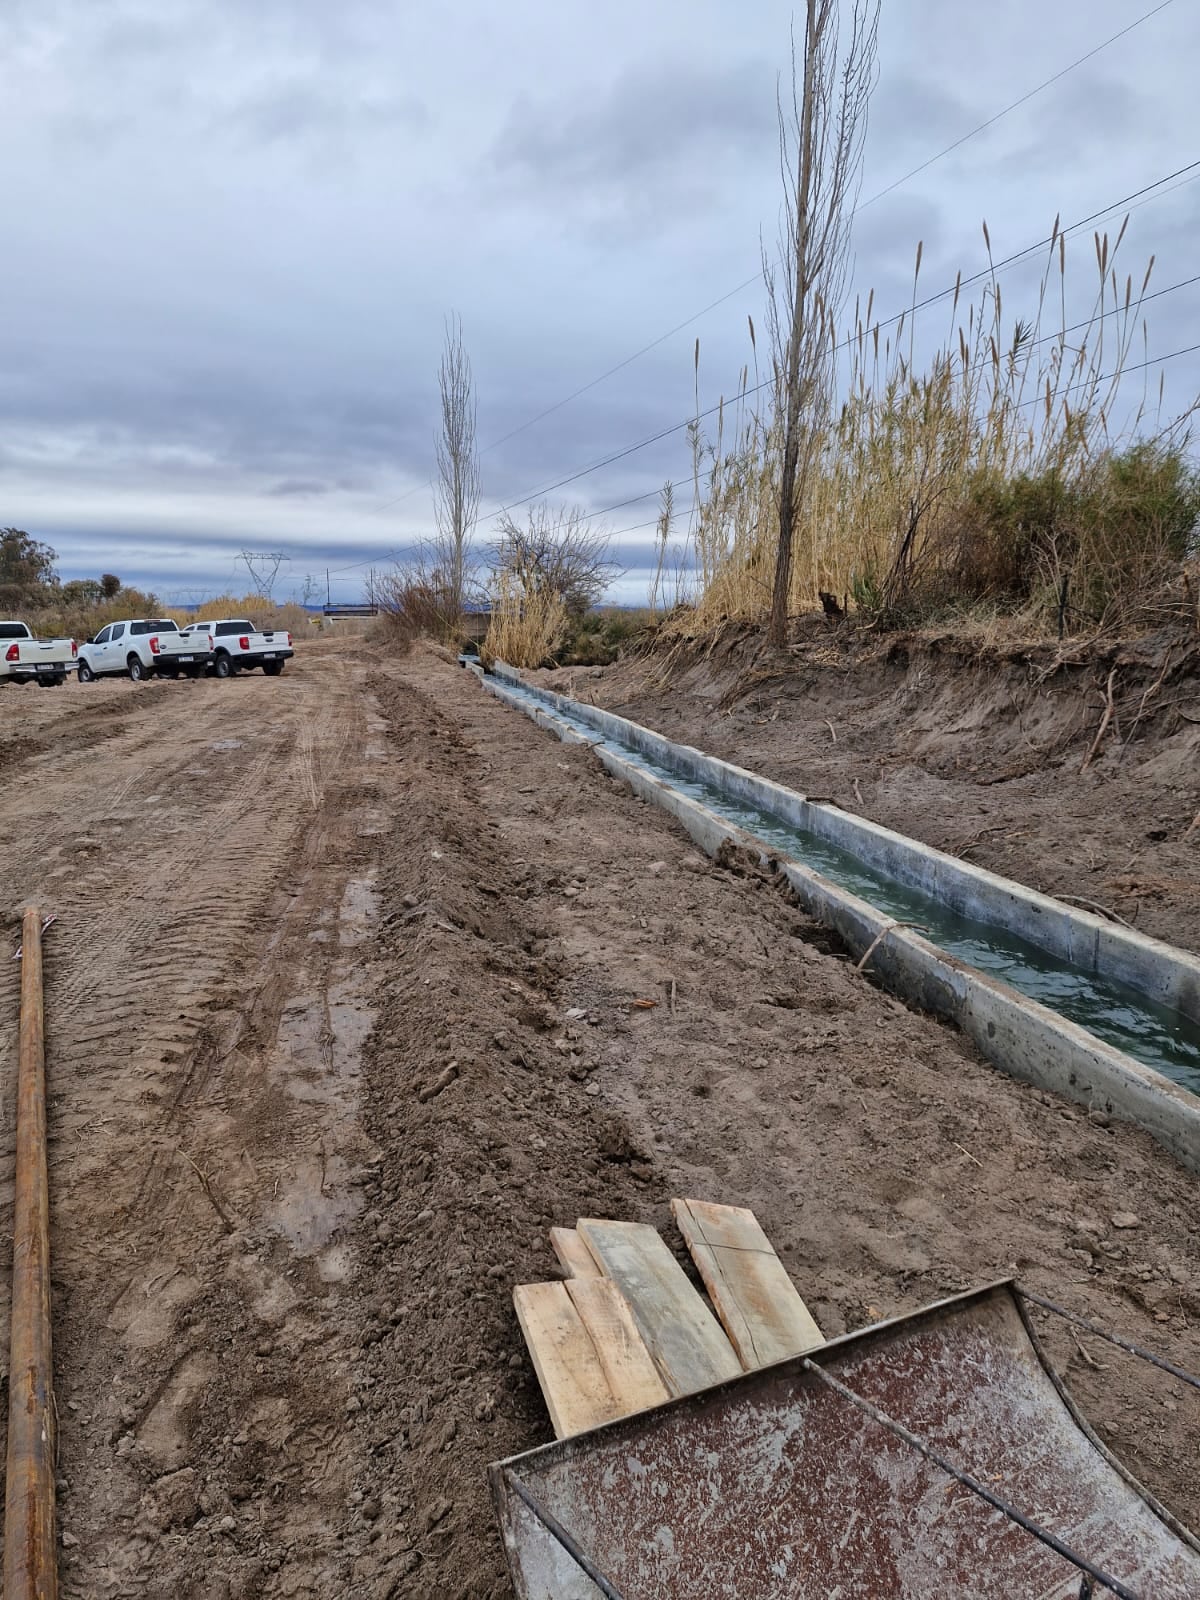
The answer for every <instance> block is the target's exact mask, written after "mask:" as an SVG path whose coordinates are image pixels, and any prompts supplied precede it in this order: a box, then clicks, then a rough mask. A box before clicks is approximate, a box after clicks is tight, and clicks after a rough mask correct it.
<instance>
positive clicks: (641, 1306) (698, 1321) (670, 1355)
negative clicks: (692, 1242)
mask: <svg viewBox="0 0 1200 1600" xmlns="http://www.w3.org/2000/svg"><path fill="white" fill-rule="evenodd" d="M578 1226H579V1233H580V1237H581V1238H582V1239H583V1242H584V1243H585V1244H586V1245H587V1247H588V1249H589V1250H590V1251H591V1253H592V1255H593V1257H594V1258H595V1261H596V1264H597V1266H599V1267H600V1269H601V1271H602V1272H604V1273H605V1274H606V1275H607V1276H608V1277H610V1278H612V1279H613V1281H614V1282H615V1283H616V1284H617V1285H618V1286H619V1287H620V1289H621V1292H622V1293H623V1294H624V1296H625V1299H626V1300H627V1301H628V1302H629V1308H630V1310H631V1311H632V1312H633V1318H634V1321H635V1322H636V1324H637V1327H638V1332H639V1333H640V1334H641V1336H642V1338H643V1340H644V1341H645V1344H646V1348H647V1349H648V1350H649V1352H650V1354H651V1356H652V1357H653V1359H654V1365H655V1366H656V1367H657V1368H658V1370H659V1372H660V1374H661V1375H662V1379H663V1382H664V1383H665V1384H666V1386H667V1389H668V1391H669V1392H670V1393H671V1394H673V1395H679V1394H691V1393H692V1392H693V1391H694V1390H696V1389H704V1388H706V1387H707V1386H708V1385H709V1384H712V1383H721V1382H723V1381H724V1380H725V1379H726V1378H734V1377H736V1376H737V1375H738V1373H739V1372H740V1371H741V1370H742V1366H741V1362H740V1361H739V1360H738V1358H737V1356H736V1354H735V1353H734V1350H733V1346H732V1345H731V1344H730V1343H729V1340H728V1339H727V1338H726V1337H725V1335H724V1334H723V1333H722V1332H721V1328H720V1325H719V1323H718V1322H717V1319H716V1318H715V1317H714V1316H713V1314H712V1312H711V1311H709V1309H708V1307H707V1306H706V1305H705V1303H704V1301H703V1300H702V1299H701V1298H700V1296H699V1295H698V1294H697V1293H696V1291H695V1289H693V1288H692V1285H691V1284H690V1283H689V1282H688V1277H687V1274H686V1273H685V1272H684V1270H683V1268H682V1267H681V1266H680V1265H679V1263H678V1261H676V1259H675V1257H674V1256H673V1255H672V1254H671V1252H670V1251H669V1250H668V1249H667V1247H666V1245H665V1244H664V1243H663V1241H662V1240H661V1239H660V1238H659V1236H658V1233H657V1231H656V1230H655V1229H654V1228H651V1227H648V1226H647V1225H646V1224H645V1223H640V1222H603V1221H601V1220H600V1219H598V1218H594V1217H581V1218H580V1220H579V1225H578Z"/></svg>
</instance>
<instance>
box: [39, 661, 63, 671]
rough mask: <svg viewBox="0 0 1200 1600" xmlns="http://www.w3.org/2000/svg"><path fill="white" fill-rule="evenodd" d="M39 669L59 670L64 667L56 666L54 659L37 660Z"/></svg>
mask: <svg viewBox="0 0 1200 1600" xmlns="http://www.w3.org/2000/svg"><path fill="white" fill-rule="evenodd" d="M37 670H38V671H39V672H59V671H61V670H62V669H61V668H59V667H56V666H55V665H54V663H53V662H52V661H39V662H37Z"/></svg>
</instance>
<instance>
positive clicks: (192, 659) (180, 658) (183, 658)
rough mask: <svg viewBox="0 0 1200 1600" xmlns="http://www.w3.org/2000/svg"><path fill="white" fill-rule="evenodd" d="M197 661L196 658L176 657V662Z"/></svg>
mask: <svg viewBox="0 0 1200 1600" xmlns="http://www.w3.org/2000/svg"><path fill="white" fill-rule="evenodd" d="M195 659H196V658H195V656H177V657H176V660H178V661H195Z"/></svg>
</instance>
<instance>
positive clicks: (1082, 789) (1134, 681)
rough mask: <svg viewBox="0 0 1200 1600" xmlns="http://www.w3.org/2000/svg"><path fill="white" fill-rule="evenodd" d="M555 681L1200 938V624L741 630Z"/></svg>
mask: <svg viewBox="0 0 1200 1600" xmlns="http://www.w3.org/2000/svg"><path fill="white" fill-rule="evenodd" d="M539 676H540V677H541V678H543V679H544V681H546V682H547V683H552V684H554V685H556V686H557V687H559V688H562V689H563V690H565V691H566V692H567V693H571V692H575V693H577V694H579V695H580V696H581V697H582V698H584V699H592V700H594V701H595V703H596V704H598V705H603V706H606V707H608V708H609V709H611V710H615V711H619V712H621V713H623V714H624V715H626V716H630V717H633V718H634V719H635V720H636V721H639V722H645V723H647V724H648V725H649V726H651V727H653V728H656V729H658V731H659V732H661V733H664V734H666V735H667V736H668V737H669V738H672V739H679V740H682V741H685V742H687V743H690V744H696V745H699V746H700V747H701V748H702V749H704V750H707V751H708V752H709V753H710V754H711V755H716V756H722V757H725V758H726V759H729V760H733V761H737V762H740V763H742V764H743V765H745V766H748V767H752V768H753V769H754V770H755V771H759V772H762V773H764V774H766V775H767V776H769V777H772V778H776V779H778V780H779V781H780V782H782V783H786V784H789V785H791V786H792V787H793V788H796V789H799V790H800V791H801V792H802V793H806V794H810V795H813V796H822V797H828V798H829V799H832V800H833V801H835V802H836V803H837V804H838V805H840V806H842V807H844V808H845V809H846V810H847V811H855V812H859V813H860V814H862V815H863V816H867V817H870V818H871V819H872V820H873V821H875V822H881V823H883V824H885V825H886V826H887V827H890V828H895V829H897V830H899V831H900V832H902V833H906V834H909V835H911V836H912V837H914V838H917V839H920V840H922V841H923V842H924V843H926V844H930V845H935V846H936V847H937V848H938V849H941V850H947V851H950V852H951V853H952V854H955V855H960V856H963V857H965V858H966V859H969V860H971V861H973V862H975V863H977V864H978V865H980V866H984V867H988V868H990V869H991V870H992V871H994V872H999V873H1003V874H1004V875H1005V876H1007V877H1012V878H1016V879H1018V880H1019V881H1020V882H1022V883H1027V884H1030V885H1032V886H1033V887H1034V888H1036V889H1040V890H1043V891H1045V892H1046V893H1048V894H1053V895H1059V896H1062V897H1063V898H1066V899H1069V900H1073V901H1074V902H1075V903H1076V904H1079V905H1083V906H1086V907H1087V908H1088V909H1090V910H1097V909H1100V910H1101V911H1103V912H1108V913H1110V914H1113V915H1115V916H1117V917H1120V918H1122V919H1123V920H1125V921H1127V922H1129V923H1131V924H1132V925H1133V926H1134V927H1136V928H1139V929H1140V930H1141V931H1142V932H1143V933H1148V934H1151V935H1152V936H1154V937H1155V938H1159V939H1166V940H1168V941H1170V942H1172V943H1174V944H1179V945H1182V946H1184V947H1185V948H1187V949H1191V950H1200V822H1198V821H1197V820H1196V819H1197V817H1198V816H1200V642H1197V641H1196V640H1195V638H1192V639H1187V638H1183V639H1181V638H1168V637H1163V638H1155V639H1148V640H1142V641H1139V642H1138V643H1136V644H1130V645H1125V646H1120V645H1114V646H1112V647H1111V648H1109V649H1105V650H1097V649H1091V650H1088V651H1084V650H1082V649H1081V650H1079V651H1078V652H1075V653H1073V652H1072V651H1071V650H1069V649H1064V650H1058V649H1056V648H1054V647H1051V646H1041V647H1036V648H1029V649H1026V650H1022V651H1003V652H1001V651H996V650H981V649H980V648H978V647H977V646H973V645H970V644H969V643H967V642H966V641H963V640H961V639H955V638H949V637H948V638H945V639H941V640H939V639H936V638H929V637H927V636H911V637H909V636H906V637H901V638H894V639H891V640H883V641H881V640H878V639H875V638H874V637H873V636H870V635H868V636H865V637H864V636H863V635H861V634H857V633H855V632H853V631H850V630H837V629H828V628H826V627H824V626H822V625H820V624H819V623H816V624H814V625H812V626H811V627H808V628H806V629H805V630H804V632H803V634H802V637H801V639H800V640H799V641H798V642H797V644H795V645H794V646H793V647H792V648H791V649H790V650H788V651H786V652H773V651H769V650H767V649H766V648H765V647H764V645H763V643H762V641H761V638H759V637H758V636H747V635H746V634H745V633H731V634H729V635H727V636H726V637H725V638H724V639H722V640H720V641H718V642H717V643H716V645H715V646H713V647H711V648H701V647H699V646H689V647H681V648H679V649H677V650H675V651H673V652H666V651H663V652H659V653H657V654H654V655H650V656H646V657H642V658H639V659H635V660H630V661H626V662H624V663H622V664H621V665H619V666H617V667H614V668H605V669H599V668H590V669H588V668H576V669H574V670H569V669H568V670H564V671H562V672H559V673H554V674H550V673H546V674H540V675H539ZM1110 691H1111V696H1110ZM1102 725H1103V732H1101V730H1102ZM1098 734H1100V735H1101V737H1100V739H1099V742H1098V743H1097V735H1098ZM1085 763H1086V768H1085ZM1189 830H1190V831H1189Z"/></svg>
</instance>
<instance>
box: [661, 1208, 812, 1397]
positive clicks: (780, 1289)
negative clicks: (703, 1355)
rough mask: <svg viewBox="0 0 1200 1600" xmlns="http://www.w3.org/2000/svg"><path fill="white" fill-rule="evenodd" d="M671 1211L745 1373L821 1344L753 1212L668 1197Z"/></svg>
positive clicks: (794, 1289) (793, 1285)
mask: <svg viewBox="0 0 1200 1600" xmlns="http://www.w3.org/2000/svg"><path fill="white" fill-rule="evenodd" d="M671 1210H672V1211H673V1212H674V1213H675V1220H676V1221H677V1222H678V1224H679V1229H680V1232H681V1233H682V1234H683V1237H684V1238H685V1239H686V1240H687V1247H688V1249H689V1250H690V1251H691V1252H692V1260H693V1261H694V1262H695V1263H696V1266H697V1267H698V1268H699V1270H700V1276H701V1277H702V1278H703V1279H704V1286H705V1288H706V1289H707V1290H708V1293H709V1297H710V1299H711V1300H712V1303H713V1305H714V1306H716V1308H717V1315H718V1316H719V1317H720V1319H721V1322H722V1324H723V1325H724V1328H725V1332H726V1333H727V1334H728V1335H729V1340H730V1343H731V1344H732V1345H733V1348H734V1349H735V1350H736V1351H737V1353H738V1358H739V1360H740V1361H741V1363H742V1365H743V1366H744V1367H745V1368H746V1370H747V1371H751V1370H753V1368H755V1367H765V1366H767V1365H768V1364H769V1363H770V1362H772V1361H786V1360H787V1358H788V1357H789V1356H796V1355H801V1354H803V1352H804V1351H806V1350H813V1349H815V1348H816V1347H817V1345H819V1344H824V1342H825V1341H824V1339H823V1338H822V1337H821V1330H820V1328H818V1327H817V1324H816V1322H815V1321H814V1320H813V1317H812V1314H811V1312H810V1311H809V1309H808V1307H807V1306H806V1305H805V1304H804V1301H803V1300H802V1299H801V1298H800V1295H799V1294H798V1293H797V1290H796V1286H795V1284H794V1283H793V1282H792V1280H791V1279H790V1278H789V1277H788V1274H787V1269H786V1268H785V1267H784V1265H783V1262H782V1261H780V1259H779V1257H778V1256H777V1255H776V1254H775V1251H774V1250H773V1248H772V1246H771V1241H770V1240H769V1239H768V1238H767V1236H766V1234H765V1233H764V1232H763V1230H762V1228H761V1227H760V1226H759V1224H758V1219H757V1218H756V1217H755V1215H754V1213H753V1211H747V1210H746V1209H745V1208H744V1207H742V1206H718V1205H711V1204H709V1203H708V1202H707V1201H704V1200H672V1201H671Z"/></svg>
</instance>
